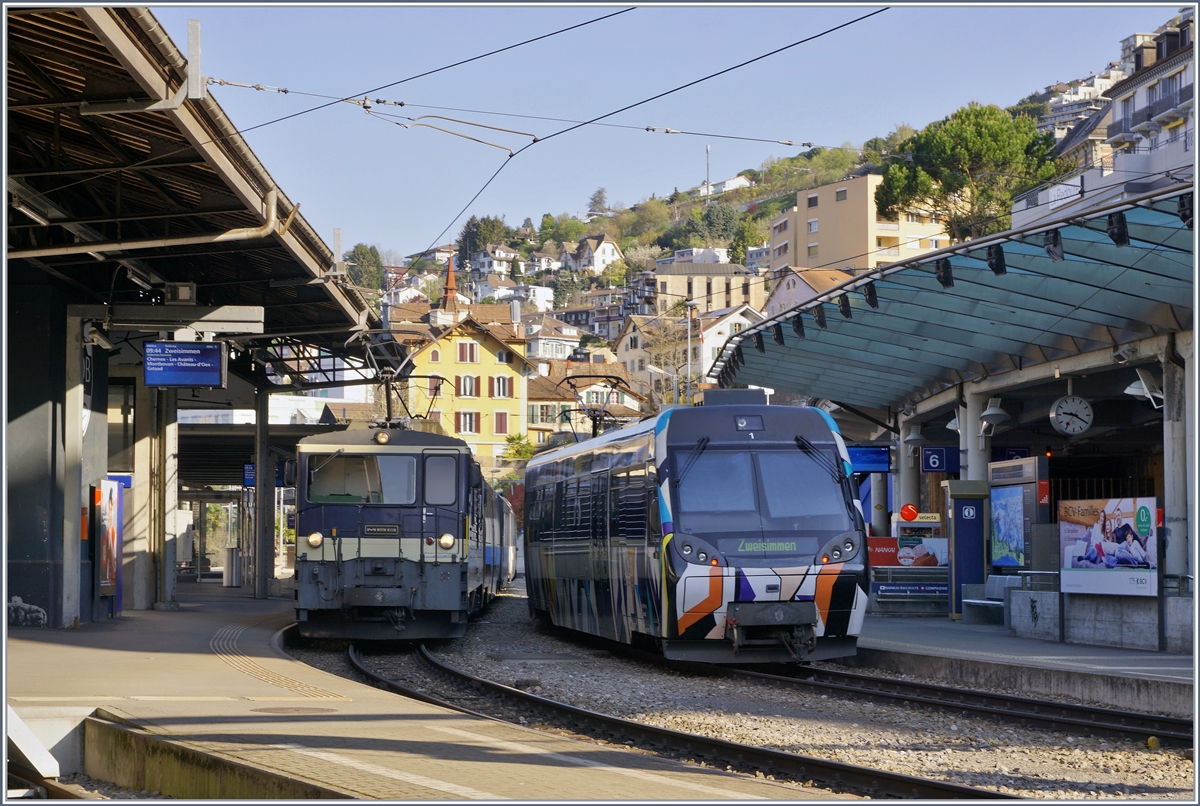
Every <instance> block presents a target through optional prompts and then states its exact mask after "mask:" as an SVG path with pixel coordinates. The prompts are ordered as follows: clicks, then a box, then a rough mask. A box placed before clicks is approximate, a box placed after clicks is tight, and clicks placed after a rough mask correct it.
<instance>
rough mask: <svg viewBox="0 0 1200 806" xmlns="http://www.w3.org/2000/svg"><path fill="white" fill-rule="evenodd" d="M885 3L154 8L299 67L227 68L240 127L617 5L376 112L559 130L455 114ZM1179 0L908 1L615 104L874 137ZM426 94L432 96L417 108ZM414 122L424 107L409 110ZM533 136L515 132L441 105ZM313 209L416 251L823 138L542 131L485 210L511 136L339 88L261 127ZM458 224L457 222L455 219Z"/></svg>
mask: <svg viewBox="0 0 1200 806" xmlns="http://www.w3.org/2000/svg"><path fill="white" fill-rule="evenodd" d="M882 7H883V6H870V5H855V6H842V7H836V6H835V7H829V6H823V7H808V6H771V7H747V6H726V7H689V6H680V5H671V6H660V7H632V6H621V5H606V6H579V5H574V6H571V5H564V6H553V7H547V6H538V7H503V6H495V7H484V8H479V7H462V6H458V7H455V6H441V7H387V6H374V7H345V6H338V7H333V6H329V7H272V6H266V7H189V6H160V7H154V9H153V10H154V12H155V14H156V15H157V16H158V18H159V20H160V21H161V22H162V24H163V25H164V27H165V28H166V30H167V31H168V33H169V34H170V35H171V37H172V38H173V39H174V40H175V42H176V44H177V45H178V46H179V47H180V49H181V50H183V51H186V47H187V20H189V19H199V20H200V21H201V25H202V41H203V56H202V62H203V72H204V74H205V75H206V76H209V77H212V78H218V79H226V80H232V81H238V82H243V83H248V84H263V85H269V86H275V87H285V88H288V89H289V90H292V91H293V92H291V93H289V94H287V95H283V94H277V93H271V92H257V91H254V90H247V89H240V88H234V87H213V88H210V91H211V92H212V94H213V96H214V97H215V98H216V99H217V100H218V101H219V103H220V104H221V106H222V107H223V108H224V109H225V111H226V112H227V113H228V114H229V116H230V118H231V119H232V120H233V121H234V123H235V124H237V125H238V126H239V127H240V128H242V129H243V130H244V129H248V128H250V127H252V126H255V125H257V124H260V123H264V122H267V121H271V120H274V119H276V118H279V117H282V116H284V115H287V114H290V113H293V112H297V111H301V110H303V109H307V108H309V107H311V106H316V105H317V104H318V103H321V102H322V99H319V98H311V97H305V96H302V95H299V94H298V93H299V92H310V93H318V94H326V95H335V96H346V95H350V94H353V93H360V94H361V93H362V92H363V91H365V90H369V89H372V88H375V87H379V86H381V85H384V84H388V83H391V82H394V81H399V80H401V79H404V78H407V77H409V76H412V75H415V74H417V73H422V72H425V71H427V70H430V69H433V68H436V67H441V66H443V65H446V64H450V63H453V62H456V61H459V60H461V59H464V58H468V57H471V56H475V55H478V54H481V53H485V52H488V51H491V50H494V49H497V48H500V47H505V46H507V45H511V44H514V43H516V42H520V41H522V40H525V39H530V38H532V37H535V36H539V35H542V34H546V33H550V32H553V31H556V30H558V29H560V28H564V27H567V26H570V25H575V24H578V23H581V22H585V21H587V20H592V19H596V18H598V17H602V16H605V15H606V14H611V13H613V12H614V11H618V10H620V9H622V8H634V9H635V10H633V11H630V12H628V13H625V14H622V15H620V16H617V17H614V18H612V19H608V20H604V21H602V22H598V23H595V24H593V25H588V26H585V27H582V28H579V29H577V30H574V31H571V32H568V33H565V34H561V35H559V36H554V37H551V38H549V39H544V40H542V41H540V42H536V43H534V44H531V45H526V46H524V47H520V48H516V49H514V50H510V51H507V52H505V53H502V54H499V55H496V56H491V57H488V58H485V59H481V60H479V61H475V62H472V63H470V64H467V65H463V66H461V67H456V68H453V69H451V70H447V71H444V72H440V73H437V74H436V75H433V76H429V77H426V78H421V79H417V80H415V81H410V82H408V83H404V84H401V85H399V86H396V87H392V88H390V89H386V90H380V91H378V92H375V93H372V94H371V98H372V99H375V98H385V99H388V100H395V101H404V102H405V104H406V106H405V107H404V108H397V107H376V109H375V111H379V112H386V113H389V114H401V115H409V116H413V117H415V116H417V115H421V114H440V115H445V116H449V117H456V118H460V119H465V120H471V121H475V122H479V123H486V124H489V125H493V126H500V127H504V128H511V129H516V130H520V131H524V132H531V133H534V134H536V135H538V136H539V137H545V136H547V135H549V134H551V133H553V132H556V131H558V130H560V129H562V128H565V127H566V126H567V125H569V124H564V123H554V122H549V121H542V120H528V119H517V118H511V117H499V116H495V115H484V114H479V113H478V112H471V113H468V112H453V111H444V110H437V109H431V108H428V107H431V106H440V107H456V108H460V109H471V110H479V111H489V112H506V113H515V114H521V115H535V116H546V117H555V118H571V119H590V118H593V117H596V116H598V115H601V114H604V113H607V112H610V111H613V110H615V109H619V108H621V107H624V106H626V105H628V104H631V103H634V102H636V101H640V100H642V99H643V98H647V97H649V96H652V95H655V94H657V93H659V92H663V91H665V90H668V89H671V88H674V87H676V86H679V85H681V84H685V83H687V82H690V81H693V80H695V79H697V78H701V77H703V76H705V75H708V74H710V73H714V72H717V71H718V70H722V69H724V68H726V67H730V66H732V65H735V64H738V63H739V62H742V61H745V60H747V59H750V58H753V57H755V56H758V55H761V54H763V53H767V52H769V51H771V50H774V49H776V48H779V47H782V46H784V45H787V44H790V43H792V42H796V41H798V40H801V39H804V38H806V37H809V36H812V35H814V34H818V33H820V32H822V31H824V30H826V29H828V28H831V27H833V26H836V25H840V24H842V23H845V22H848V21H850V20H853V19H855V18H856V17H860V16H862V15H864V14H866V13H869V12H871V11H874V10H876V9H878V8H882ZM1176 13H1177V10H1176V6H1175V5H1146V4H1136V5H1127V6H1085V5H1082V4H1071V5H1069V6H1060V7H1051V6H1039V7H982V6H978V5H974V6H962V7H952V6H941V5H939V6H932V7H929V6H926V7H918V6H904V5H897V6H892V7H891V8H890V9H889V10H888V11H885V12H883V13H882V14H878V15H876V16H874V17H871V18H870V19H867V20H865V21H862V22H859V23H857V24H854V25H851V26H849V27H846V28H843V29H842V30H840V31H837V32H834V33H831V34H828V35H826V36H824V37H821V38H819V39H816V40H814V41H812V42H809V43H806V44H802V45H799V46H797V47H794V48H791V49H790V50H787V51H785V52H783V53H780V54H778V55H775V56H772V57H770V58H768V59H764V60H762V61H759V62H756V63H755V64H753V65H750V66H747V67H744V68H742V69H739V70H735V71H733V72H730V73H728V74H726V75H723V76H720V77H718V78H715V79H713V80H711V81H707V82H704V83H702V84H699V85H697V86H694V87H691V88H689V89H686V90H683V91H681V92H678V93H675V94H673V95H670V96H668V97H666V98H663V99H660V100H658V101H654V102H651V103H649V104H646V105H645V106H641V107H638V108H637V109H633V110H630V111H628V112H624V113H621V114H620V115H617V116H615V117H613V118H610V119H608V120H607V121H606V122H609V123H619V124H626V125H632V126H636V127H645V126H659V127H670V128H672V129H679V130H684V131H696V132H704V133H711V134H724V135H738V136H745V137H759V138H766V139H771V140H779V139H787V140H793V141H796V142H812V143H815V144H817V145H824V146H838V145H842V144H844V143H852V144H855V145H861V144H862V142H863V141H864V140H866V139H868V138H870V137H874V136H883V135H886V134H887V133H888V132H889V131H891V130H892V129H893V128H894V127H895V125H896V124H898V123H908V124H910V125H912V126H914V127H916V128H918V129H919V128H921V127H923V126H925V125H926V124H928V123H929V122H930V121H932V120H936V119H939V118H942V117H944V116H946V115H948V114H950V113H951V112H953V111H954V110H955V109H957V108H958V107H960V106H963V105H965V104H966V103H968V102H970V101H979V102H982V103H995V104H998V105H1001V106H1006V105H1009V104H1012V103H1014V102H1016V101H1017V100H1018V99H1020V98H1021V97H1023V96H1025V95H1027V94H1028V93H1030V92H1033V91H1035V90H1041V89H1042V88H1043V87H1045V86H1046V85H1048V84H1051V83H1054V82H1056V81H1068V80H1070V79H1073V78H1078V77H1082V76H1087V75H1089V74H1090V73H1093V72H1098V71H1100V70H1102V69H1103V68H1104V67H1105V66H1106V65H1107V63H1108V62H1110V61H1114V60H1116V59H1117V58H1118V57H1119V42H1120V40H1121V39H1123V38H1125V37H1126V36H1129V35H1130V34H1131V33H1135V32H1152V31H1153V30H1154V29H1155V28H1156V27H1157V26H1158V25H1160V24H1162V23H1163V22H1165V21H1166V20H1168V19H1170V18H1171V17H1172V16H1174V15H1175V14H1176ZM418 105H421V106H418ZM404 122H407V121H404ZM425 122H426V123H432V124H434V125H439V126H444V127H446V128H453V129H456V130H458V131H462V132H465V133H469V134H471V135H473V136H476V137H479V138H480V139H483V140H488V141H491V142H494V143H497V144H501V145H504V146H506V147H509V148H512V149H514V150H515V149H517V148H519V147H521V146H523V145H525V144H527V143H529V142H530V139H529V138H528V137H524V136H521V135H517V134H508V133H503V132H495V131H489V130H486V129H479V128H472V127H467V126H463V125H460V124H453V123H447V122H446V121H439V120H435V119H427V120H426V121H425ZM246 137H247V140H248V141H249V143H250V145H251V147H252V148H253V149H254V150H255V152H256V153H257V154H258V156H259V158H260V159H261V160H262V162H263V164H264V165H265V166H266V167H267V169H268V170H269V171H270V172H271V174H272V176H273V177H274V178H275V180H276V181H277V182H278V183H279V185H280V187H281V188H282V189H283V190H284V192H286V193H287V194H288V196H289V197H290V198H291V199H292V200H293V201H296V202H299V203H300V204H301V205H302V207H301V212H302V213H303V215H304V216H305V218H307V219H308V221H309V223H310V224H312V225H313V226H314V227H315V228H316V230H317V231H318V232H319V233H320V234H321V236H322V237H323V238H325V240H326V242H327V243H329V244H330V245H332V243H333V229H334V227H341V229H342V238H343V247H344V248H347V249H348V248H349V247H350V246H352V245H353V244H354V243H356V242H360V241H362V242H366V243H374V244H377V245H378V246H379V247H380V248H381V249H394V250H396V251H398V252H399V253H401V254H409V253H413V252H418V251H421V250H423V249H425V248H426V247H427V246H430V245H433V244H434V243H435V241H436V242H440V243H446V242H449V241H451V240H453V239H454V237H455V236H457V234H458V232H459V231H460V230H461V228H462V223H463V221H465V220H466V217H468V216H469V215H472V214H475V215H479V216H481V217H482V216H484V215H497V216H499V215H502V216H504V217H505V219H506V220H507V222H508V223H509V224H510V225H512V226H520V224H521V222H522V221H523V220H524V218H525V217H526V216H529V217H531V218H532V219H533V221H534V223H535V224H536V223H537V222H538V221H539V220H540V218H541V216H542V214H543V213H552V214H558V213H562V212H569V213H578V212H580V211H583V210H586V208H587V201H588V198H589V196H590V195H591V193H592V192H593V191H594V190H595V189H596V188H598V187H604V188H606V189H607V191H608V199H609V203H610V204H613V203H616V202H622V203H624V204H626V205H633V204H636V203H637V202H639V201H641V200H642V199H645V198H648V197H650V196H651V194H657V195H659V196H664V195H669V194H670V193H671V191H672V190H673V189H674V188H675V187H678V188H680V189H681V190H683V189H687V188H689V187H694V186H695V185H697V184H699V183H700V182H702V181H703V180H704V175H705V174H704V172H705V146H706V145H708V146H711V148H712V154H711V172H712V178H713V179H714V180H719V179H723V178H726V177H728V176H731V175H733V174H736V173H737V172H738V171H740V170H742V169H745V168H757V167H758V166H759V165H761V164H762V162H763V161H764V160H765V159H767V158H768V157H771V156H774V157H777V158H778V157H784V156H791V155H794V154H796V153H798V152H799V151H801V150H803V149H802V148H798V147H789V146H785V145H780V144H777V143H755V142H741V141H736V140H727V139H719V138H709V137H692V136H686V135H674V134H651V133H647V132H645V131H644V128H637V129H618V128H608V127H596V126H589V127H585V128H582V129H578V130H575V131H573V132H570V133H568V134H564V135H562V136H561V137H556V138H553V139H550V140H547V141H545V142H544V143H538V144H536V145H534V146H533V147H531V148H529V149H527V150H526V151H524V152H523V153H522V154H520V155H519V156H517V157H516V158H514V159H512V160H511V161H509V164H508V165H507V166H506V167H505V168H504V170H503V171H502V172H501V173H500V175H499V176H498V177H497V179H496V180H495V181H494V182H493V183H492V184H491V186H490V187H489V188H488V189H487V190H486V191H485V192H484V193H483V194H482V195H481V196H480V197H479V199H478V200H477V201H475V202H474V203H473V204H472V205H471V206H470V208H469V209H468V210H467V211H466V213H465V214H464V215H463V216H461V217H458V214H459V211H460V210H462V209H463V207H464V205H466V204H467V202H468V201H469V200H470V199H471V197H472V196H473V195H475V193H476V192H477V191H478V190H479V188H480V187H481V186H482V185H483V184H484V182H485V181H486V180H487V178H488V177H489V176H491V175H492V174H493V173H494V172H495V171H496V170H497V169H498V168H499V167H500V166H501V164H502V163H504V162H505V161H506V159H507V152H506V151H503V150H500V149H496V148H492V147H489V146H486V145H480V144H478V143H474V142H470V141H468V140H465V139H461V138H458V137H454V136H451V135H447V134H443V133H441V132H438V131H434V130H432V129H428V128H413V129H404V128H401V127H399V126H397V125H394V124H393V123H392V122H391V121H390V120H388V119H385V118H381V117H378V116H375V115H368V114H367V113H366V112H364V111H363V110H362V109H361V108H360V107H356V106H352V105H349V104H337V105H335V106H334V107H332V108H329V109H323V110H320V111H317V112H313V113H311V114H307V115H303V116H300V117H296V118H293V119H291V120H287V121H284V122H280V123H275V124H273V125H269V126H265V127H263V128H261V129H257V130H255V131H252V132H249V133H248V134H247V135H246ZM447 226H449V230H448V231H447V232H446V234H445V235H443V236H441V237H440V238H439V233H441V232H442V231H443V229H445V228H446V227H447Z"/></svg>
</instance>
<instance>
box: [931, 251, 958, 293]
mask: <svg viewBox="0 0 1200 806" xmlns="http://www.w3.org/2000/svg"><path fill="white" fill-rule="evenodd" d="M933 265H934V269H933V276H934V277H936V278H937V281H938V283H940V284H941V286H942V288H954V271H953V269H952V268H951V267H950V258H948V257H942V258H938V259H937V261H936V262H935V263H934V264H933Z"/></svg>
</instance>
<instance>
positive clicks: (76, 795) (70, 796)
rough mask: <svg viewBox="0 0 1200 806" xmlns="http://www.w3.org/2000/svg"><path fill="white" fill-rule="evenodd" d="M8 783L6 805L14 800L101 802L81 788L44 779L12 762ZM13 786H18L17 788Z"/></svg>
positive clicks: (9, 767) (21, 765)
mask: <svg viewBox="0 0 1200 806" xmlns="http://www.w3.org/2000/svg"><path fill="white" fill-rule="evenodd" d="M7 772H8V782H7V790H6V791H7V793H8V795H7V797H6V798H5V803H7V802H9V801H10V800H12V799H15V798H19V799H22V800H24V799H26V798H29V799H32V798H37V799H40V800H46V799H49V800H101V797H100V796H99V795H93V794H92V793H90V792H88V791H86V790H84V789H82V788H81V787H78V786H74V785H67V784H60V783H59V782H58V781H57V780H55V779H54V778H43V777H42V776H41V775H40V774H39V773H37V772H36V771H35V770H32V769H30V768H29V767H26V766H24V765H23V764H18V763H16V762H14V761H12V760H10V761H9V762H8V770H7ZM13 784H17V786H16V787H14V786H13Z"/></svg>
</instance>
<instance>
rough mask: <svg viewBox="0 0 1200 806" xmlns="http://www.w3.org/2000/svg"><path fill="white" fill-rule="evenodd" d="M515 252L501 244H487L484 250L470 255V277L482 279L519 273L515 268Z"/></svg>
mask: <svg viewBox="0 0 1200 806" xmlns="http://www.w3.org/2000/svg"><path fill="white" fill-rule="evenodd" d="M518 257H519V255H518V253H517V250H515V249H512V248H511V247H508V246H504V245H502V244H488V245H487V247H486V248H484V249H481V250H480V251H478V252H474V253H473V254H472V255H471V275H472V276H473V277H483V276H486V275H488V274H498V275H500V276H501V277H507V276H508V275H510V274H513V273H517V274H519V273H520V268H519V267H518V266H517V262H518V261H517V258H518Z"/></svg>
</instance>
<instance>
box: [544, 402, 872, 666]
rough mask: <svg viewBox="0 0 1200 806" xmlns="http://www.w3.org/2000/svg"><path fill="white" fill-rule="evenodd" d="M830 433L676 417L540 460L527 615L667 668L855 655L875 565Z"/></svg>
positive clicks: (770, 410)
mask: <svg viewBox="0 0 1200 806" xmlns="http://www.w3.org/2000/svg"><path fill="white" fill-rule="evenodd" d="M831 424H832V420H831V419H829V418H828V416H827V415H825V414H824V413H823V412H819V411H818V410H816V409H804V408H790V407H779V406H776V407H767V406H754V405H751V406H708V407H698V408H694V409H673V410H669V411H667V412H664V413H663V414H660V415H658V416H657V417H654V418H651V419H647V420H644V421H642V422H640V423H637V424H634V425H631V426H627V427H625V428H623V429H619V430H616V431H612V432H609V433H607V434H604V435H602V436H600V437H598V438H596V439H593V440H590V441H587V442H582V443H578V444H576V445H571V446H567V447H565V448H561V449H559V450H555V451H550V452H548V453H545V454H542V455H539V456H536V457H534V459H533V460H531V461H530V463H529V468H528V471H527V473H526V529H525V562H526V577H527V588H528V590H529V597H530V608H531V609H532V610H533V611H534V612H535V613H537V612H542V613H545V614H546V615H548V617H549V618H550V619H551V620H552V621H553V622H554V623H555V624H557V625H559V626H562V627H567V628H570V629H573V630H578V631H581V632H586V633H589V634H592V635H597V636H601V637H604V638H610V639H613V640H616V641H621V642H623V643H637V644H643V645H650V646H653V647H654V648H656V649H658V650H659V651H662V652H663V653H664V654H666V655H667V656H668V657H673V658H686V659H694V660H702V661H711V662H747V661H763V662H768V661H798V660H816V659H821V658H828V657H840V656H845V655H850V654H853V653H854V651H855V646H856V641H857V635H858V633H859V632H860V630H861V627H862V619H863V616H864V614H865V612H866V604H867V596H866V593H865V588H866V584H865V575H866V567H865V558H866V553H865V550H864V548H863V543H864V540H863V523H862V512H861V507H860V505H859V502H858V501H857V500H856V499H855V498H854V496H853V493H852V491H851V487H850V485H849V483H848V479H847V468H848V466H849V457H848V454H847V452H846V449H845V444H844V442H843V441H842V439H841V436H840V435H839V434H837V432H836V430H835V427H831Z"/></svg>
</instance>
